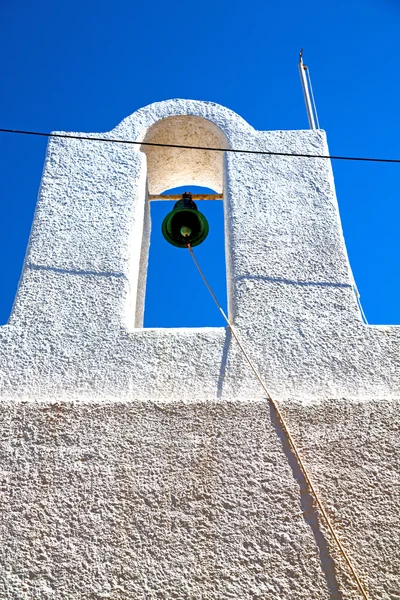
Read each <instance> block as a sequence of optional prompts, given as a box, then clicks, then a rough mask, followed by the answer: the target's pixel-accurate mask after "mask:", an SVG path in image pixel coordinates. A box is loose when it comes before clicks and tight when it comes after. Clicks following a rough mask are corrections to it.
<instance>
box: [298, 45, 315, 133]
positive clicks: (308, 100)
mask: <svg viewBox="0 0 400 600" xmlns="http://www.w3.org/2000/svg"><path fill="white" fill-rule="evenodd" d="M306 70H307V67H306V66H305V64H304V63H303V48H302V49H301V50H300V56H299V73H300V80H301V85H302V88H303V94H304V102H305V103H306V109H307V116H308V123H309V125H310V129H316V126H315V118H314V112H313V107H312V103H311V98H310V90H309V89H308V82H307V78H306Z"/></svg>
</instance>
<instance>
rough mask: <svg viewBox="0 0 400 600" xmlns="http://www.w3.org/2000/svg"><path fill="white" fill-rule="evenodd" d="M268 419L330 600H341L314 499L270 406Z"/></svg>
mask: <svg viewBox="0 0 400 600" xmlns="http://www.w3.org/2000/svg"><path fill="white" fill-rule="evenodd" d="M270 418H271V423H272V425H273V427H274V429H275V431H276V434H277V435H278V437H279V439H280V440H281V443H282V448H283V451H284V453H285V456H286V458H287V460H288V463H289V465H290V468H291V469H292V473H293V477H294V478H295V479H296V481H297V483H298V484H299V488H300V502H301V508H302V513H303V518H304V520H305V522H306V523H307V524H308V526H309V527H310V528H311V530H312V532H313V536H314V539H315V542H316V544H317V548H318V553H319V560H320V564H321V569H322V572H323V574H324V576H325V580H326V584H327V587H328V590H329V594H330V599H331V600H343V595H342V592H341V591H340V586H339V582H338V580H337V576H336V566H335V562H334V560H333V558H332V556H331V554H330V550H329V544H328V541H327V539H326V537H325V535H324V533H323V531H322V530H321V526H320V523H319V520H318V513H317V510H316V508H315V503H314V499H313V497H312V495H311V493H310V490H309V488H308V485H307V482H306V480H305V478H304V475H303V473H302V471H301V469H300V467H299V464H298V462H297V459H296V457H295V455H294V454H293V451H292V449H291V447H290V444H289V442H288V440H287V437H286V435H285V433H284V431H283V429H282V426H281V423H280V421H279V418H278V415H277V413H276V411H275V409H274V408H273V406H270Z"/></svg>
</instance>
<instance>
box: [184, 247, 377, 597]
mask: <svg viewBox="0 0 400 600" xmlns="http://www.w3.org/2000/svg"><path fill="white" fill-rule="evenodd" d="M187 248H188V250H189V252H190V255H191V257H192V258H193V261H194V264H195V265H196V267H197V270H198V271H199V273H200V275H201V277H202V279H203V281H204V283H205V284H206V286H207V289H208V291H209V292H210V294H211V296H212V299H213V300H214V302H215V304H216V305H217V307H218V310H219V311H220V313H221V314H222V316H223V318H224V320H225V321H226V323H227V325H228V327H229V329H230V331H231V333H232V336H233V337H234V338H235V340H236V343H237V345H238V346H239V348H240V350H241V351H242V353H243V356H244V357H245V359H246V360H247V362H248V363H249V366H250V368H251V370H252V371H253V373H254V375H255V376H256V378H257V379H258V381H259V383H260V385H261V387H262V389H263V390H264V392H265V394H266V396H267V399H268V401H269V402H270V404H271V405H272V406H273V408H274V410H275V412H276V414H277V415H278V418H279V420H280V423H281V425H282V429H283V431H284V433H285V434H286V437H287V439H288V441H289V444H290V447H291V448H292V451H293V453H294V455H295V457H296V459H297V462H298V464H299V466H300V469H301V471H302V473H303V475H304V478H305V480H306V482H307V485H308V487H309V489H310V490H311V492H312V494H313V496H314V499H315V502H316V503H317V506H318V508H319V510H320V512H321V514H322V515H323V517H324V519H325V523H326V525H327V527H328V529H329V531H330V532H331V535H332V537H333V539H334V540H335V542H336V544H337V546H338V548H339V550H340V552H341V554H342V556H343V558H344V560H345V562H346V564H347V566H348V568H349V570H350V572H351V574H352V576H353V578H354V581H355V582H356V584H357V587H358V589H359V591H360V594H361V595H362V597H363V598H364V600H369V599H368V596H367V592H366V591H365V589H364V587H363V584H362V583H361V580H360V577H359V576H358V574H357V571H356V570H355V568H354V567H353V564H352V562H351V560H350V557H349V556H348V554H347V552H346V550H345V549H344V547H343V545H342V543H341V541H340V539H339V538H338V536H337V534H336V532H335V530H334V528H333V525H332V523H331V520H330V518H329V516H328V513H327V512H326V510H325V508H324V506H323V504H322V500H321V499H320V497H319V495H318V492H317V490H316V489H315V487H314V484H313V483H312V481H311V478H310V476H309V474H308V471H307V468H306V466H305V464H304V462H303V459H302V458H301V455H300V452H299V450H298V448H297V445H296V443H295V441H294V438H293V436H292V434H291V432H290V429H289V426H288V424H287V422H286V419H285V417H284V416H283V413H282V411H281V409H280V408H279V405H278V403H277V402H276V400H274V399H273V398H272V396H271V394H270V393H269V391H268V389H267V386H266V385H265V383H264V381H263V380H262V378H261V375H260V374H259V373H258V371H257V369H256V368H255V366H254V365H253V362H252V360H251V358H250V357H249V355H248V354H247V352H246V350H245V349H244V347H243V344H242V342H241V341H240V339H239V337H238V335H237V333H236V331H235V328H234V327H233V325H232V324H231V323H230V321H229V319H228V317H227V316H226V314H225V312H224V310H223V308H222V307H221V305H220V303H219V302H218V300H217V298H216V296H215V294H214V292H213V291H212V289H211V287H210V285H209V283H208V281H207V279H206V277H205V275H204V273H203V271H202V270H201V267H200V265H199V263H198V262H197V259H196V257H195V255H194V252H193V249H192V247H191V246H190V244H188V245H187Z"/></svg>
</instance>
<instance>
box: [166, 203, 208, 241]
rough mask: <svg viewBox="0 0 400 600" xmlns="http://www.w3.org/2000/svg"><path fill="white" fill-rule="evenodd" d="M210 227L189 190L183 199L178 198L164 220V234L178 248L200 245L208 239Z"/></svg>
mask: <svg viewBox="0 0 400 600" xmlns="http://www.w3.org/2000/svg"><path fill="white" fill-rule="evenodd" d="M208 229H209V227H208V221H207V219H206V218H205V216H204V215H203V214H202V213H201V212H200V211H199V210H197V206H196V204H195V202H193V200H192V194H190V193H189V192H185V193H184V194H183V195H182V199H181V200H178V202H177V203H176V204H175V206H174V209H173V210H171V212H170V213H168V214H167V216H166V217H165V219H164V221H163V222H162V234H163V236H164V237H165V239H166V240H167V242H169V243H170V244H172V245H173V246H177V247H178V248H186V247H187V246H188V245H189V244H190V245H191V246H198V245H199V244H201V242H204V240H205V239H206V237H207V235H208Z"/></svg>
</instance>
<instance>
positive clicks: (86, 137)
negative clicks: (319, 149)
mask: <svg viewBox="0 0 400 600" xmlns="http://www.w3.org/2000/svg"><path fill="white" fill-rule="evenodd" d="M0 133H20V134H23V135H38V136H41V137H49V138H63V139H71V140H88V141H90V142H108V143H109V144H134V145H137V146H156V147H157V148H182V149H183V150H208V151H209V152H232V153H236V154H263V155H265V156H294V157H296V158H325V159H329V160H358V161H360V160H361V161H364V162H378V163H398V164H400V158H373V157H366V156H335V155H330V154H298V153H293V152H270V151H268V150H246V149H244V148H212V147H211V148H207V146H183V145H182V144H158V143H156V142H136V141H134V140H119V139H116V138H104V137H98V136H89V135H73V134H70V133H46V132H44V131H23V130H21V129H3V128H1V127H0Z"/></svg>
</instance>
